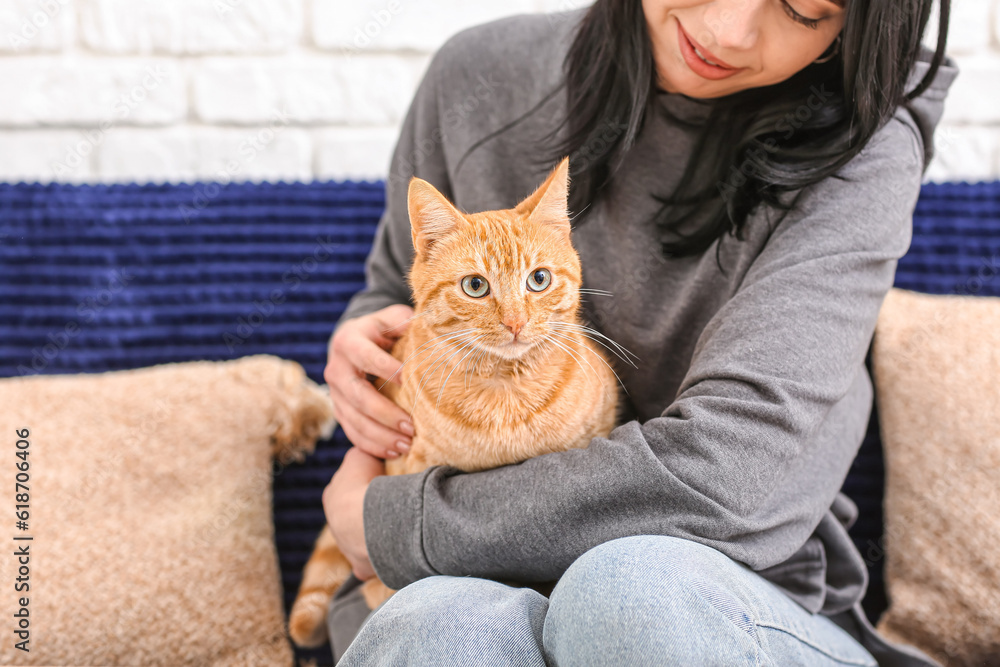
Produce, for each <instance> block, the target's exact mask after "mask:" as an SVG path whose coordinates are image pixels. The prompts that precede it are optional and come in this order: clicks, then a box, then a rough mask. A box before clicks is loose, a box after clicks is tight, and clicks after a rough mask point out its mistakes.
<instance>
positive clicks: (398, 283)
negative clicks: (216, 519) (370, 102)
mask: <svg viewBox="0 0 1000 667" xmlns="http://www.w3.org/2000/svg"><path fill="white" fill-rule="evenodd" d="M585 11H586V10H585V9H579V10H574V11H570V12H563V13H558V14H549V15H544V14H543V15H520V16H512V17H509V18H505V19H501V20H498V21H493V22H490V23H487V24H484V25H480V26H476V27H473V28H470V29H467V30H465V31H463V32H461V33H459V34H457V35H455V36H454V37H452V38H451V39H450V40H448V42H447V43H446V44H445V45H444V46H442V47H441V49H440V50H439V51H438V52H437V54H436V55H435V57H434V58H433V60H432V62H431V64H430V66H429V68H428V70H427V73H426V74H425V76H424V78H423V81H422V82H421V84H420V87H419V89H418V91H417V93H416V96H415V98H414V100H413V102H412V106H411V107H410V110H409V113H408V114H407V116H406V120H405V123H404V125H403V130H402V133H401V135H400V138H399V142H398V144H397V145H396V148H395V152H394V154H393V157H392V162H391V165H390V173H389V176H388V180H387V208H386V211H385V213H384V215H383V217H382V219H381V222H380V224H379V226H378V231H377V235H376V239H375V244H374V247H373V249H372V251H371V255H370V256H369V258H368V261H367V265H366V270H367V287H366V288H365V289H364V290H363V291H362V292H360V293H358V294H357V295H356V296H355V297H354V298H353V299H352V301H351V302H350V304H349V306H348V308H347V311H346V312H345V313H344V315H343V318H342V319H341V321H340V322H341V323H342V322H344V321H346V320H347V319H350V318H353V317H358V316H360V315H364V314H367V313H370V312H373V311H375V310H378V309H380V308H383V307H385V306H388V305H391V304H395V303H412V302H411V300H410V294H409V290H408V288H407V285H406V281H405V275H406V273H407V271H408V269H409V266H410V263H411V258H412V254H413V248H412V245H411V240H410V227H409V220H408V217H407V205H406V193H407V185H408V182H409V179H410V177H411V176H414V175H416V176H419V177H421V178H423V179H425V180H427V181H430V182H431V183H432V184H434V186H435V187H437V188H438V189H439V190H440V191H441V192H442V193H444V194H445V195H446V196H448V197H449V198H450V199H451V200H452V201H454V202H455V203H456V205H457V206H458V207H459V208H460V209H461V210H463V211H466V212H478V211H484V210H491V209H505V208H512V207H514V206H515V205H516V204H517V203H518V202H519V201H521V199H523V198H524V197H526V196H527V195H528V194H530V193H531V192H532V191H533V190H534V189H535V187H537V186H538V184H539V183H541V182H542V180H544V178H545V176H546V175H547V173H548V171H549V170H550V169H551V168H552V167H553V166H554V165H551V164H546V165H535V164H533V163H532V162H531V160H530V159H529V156H530V155H531V154H532V149H533V148H534V147H535V146H536V145H537V143H538V142H539V141H540V140H541V138H542V137H543V136H544V135H545V134H547V133H548V132H549V131H550V130H551V129H552V128H553V127H555V125H556V124H558V121H559V120H560V119H562V118H563V117H564V116H565V113H566V109H565V95H563V94H557V95H553V96H551V97H550V99H549V100H548V101H546V102H544V103H542V104H541V106H540V107H539V108H537V109H536V110H535V112H534V113H532V114H529V115H528V116H527V117H525V118H523V119H521V120H520V121H518V122H515V121H517V119H519V118H521V117H522V115H523V114H525V112H528V111H529V110H531V109H532V108H533V107H536V106H537V105H538V104H539V103H540V102H541V101H542V100H543V98H545V96H546V95H547V94H548V93H550V92H551V91H552V90H553V89H554V88H555V87H556V86H558V85H559V83H560V78H561V73H562V69H561V68H562V62H563V58H564V55H565V53H566V50H567V49H568V47H569V43H570V40H571V38H572V33H573V28H574V27H575V26H576V25H577V24H578V22H579V20H580V19H581V18H582V17H583V14H584V12H585ZM926 67H927V65H926V63H920V64H919V65H918V71H915V72H914V74H913V76H914V81H915V80H917V79H919V77H920V76H921V75H922V74H923V73H924V72H926ZM955 75H956V70H955V69H954V67H953V66H952V65H951V64H950V63H949V64H948V66H946V67H944V68H943V69H942V70H941V72H940V73H939V75H938V77H937V79H936V80H935V83H934V85H933V87H932V88H931V89H930V90H928V91H927V92H926V94H925V95H924V96H922V98H921V99H920V100H919V104H918V105H917V106H918V114H917V115H918V117H914V116H913V115H911V113H910V112H908V111H906V110H903V109H901V110H900V111H899V112H898V113H897V114H896V116H895V118H893V119H892V120H891V121H890V122H889V123H888V124H887V125H886V126H885V127H884V128H883V129H881V130H880V131H879V132H878V134H877V135H876V136H875V137H874V138H873V140H872V141H871V143H870V144H869V145H868V146H867V147H866V148H865V150H864V151H863V152H862V153H861V154H860V155H858V156H857V157H856V158H855V159H854V160H852V161H851V162H850V163H849V164H848V165H847V166H846V167H844V169H843V170H842V173H841V176H843V178H829V179H827V180H825V181H823V182H821V183H819V184H817V185H815V186H813V187H811V188H809V189H808V190H807V191H805V192H803V193H802V196H801V197H800V198H799V201H798V204H797V206H796V208H795V209H794V210H792V211H791V212H790V213H789V214H788V215H786V216H785V217H784V219H782V220H781V221H780V223H778V224H777V225H774V222H776V221H777V216H775V215H774V214H773V212H772V213H771V214H770V215H769V214H768V213H766V212H758V213H757V214H755V215H754V216H752V217H751V218H750V219H749V220H748V221H747V225H746V234H745V240H743V241H738V240H736V239H735V238H733V237H728V236H727V237H725V238H724V239H723V240H722V241H721V246H722V247H721V249H720V259H721V263H722V265H723V267H725V273H723V272H720V270H719V267H718V266H717V264H716V245H717V244H718V243H720V242H719V241H717V242H716V244H715V245H713V246H712V247H711V248H710V249H709V250H708V251H706V252H705V253H704V254H703V255H701V256H698V257H688V258H673V259H664V258H663V257H662V256H661V255H660V253H659V245H658V242H657V233H656V229H655V228H654V226H653V225H652V224H651V222H650V219H651V216H652V214H653V212H654V211H655V210H656V209H657V206H658V204H657V202H656V201H655V200H654V199H653V198H652V195H653V194H659V195H669V194H670V193H671V192H672V191H673V188H674V186H675V184H676V183H677V182H678V180H679V179H680V176H681V173H682V170H683V168H684V166H685V162H686V159H687V156H688V154H689V152H690V151H691V150H692V147H693V141H694V139H695V136H696V135H695V131H696V130H695V127H696V126H697V123H698V122H699V121H700V120H701V119H703V118H704V116H705V114H706V113H707V107H706V105H705V103H703V102H701V101H699V100H693V99H691V98H686V97H683V96H681V95H676V94H668V93H662V92H661V93H659V94H658V95H657V104H658V105H659V106H658V107H657V109H658V110H659V109H662V110H664V111H668V112H669V114H665V113H653V114H651V115H650V117H649V118H648V119H647V122H646V124H645V126H644V128H643V131H642V133H641V135H640V137H639V139H638V142H637V144H636V146H635V148H634V149H633V150H632V151H631V152H630V153H629V155H628V158H627V160H626V162H625V164H624V165H623V166H622V168H621V169H620V170H619V172H618V173H617V174H616V175H615V177H614V178H613V180H612V182H611V184H610V185H609V187H608V188H607V189H606V190H605V196H603V197H599V198H598V199H597V201H595V202H594V203H593V204H592V205H591V206H590V207H589V208H588V209H587V210H586V211H585V212H584V213H583V214H582V216H581V218H578V219H577V220H576V221H575V225H574V231H573V243H574V245H575V247H576V249H577V250H578V251H579V253H580V256H581V260H582V264H583V274H584V286H585V287H587V288H596V289H601V290H607V291H610V292H612V293H613V294H614V296H613V297H610V298H609V297H604V296H598V295H588V296H587V298H586V299H585V303H584V311H585V312H584V317H585V319H587V320H589V321H590V323H591V324H592V325H593V326H594V327H596V328H597V329H599V330H600V331H601V332H603V333H604V334H605V335H607V336H609V337H610V338H612V339H614V340H615V341H617V342H618V343H620V344H622V345H624V346H625V347H626V348H628V349H629V350H631V351H632V352H634V353H635V354H636V355H638V357H639V358H640V360H641V361H640V362H639V363H638V364H637V365H638V368H632V367H630V366H626V365H624V364H619V366H618V368H617V371H618V374H619V376H620V377H621V380H622V382H623V384H624V387H625V389H626V390H627V392H628V393H627V396H623V398H624V401H625V407H626V415H627V416H626V417H625V419H624V420H623V421H622V422H620V424H619V426H617V428H616V429H615V430H614V431H613V432H612V433H611V434H610V435H609V436H608V437H607V438H595V439H594V440H593V441H592V442H591V443H590V446H589V447H588V448H587V449H585V450H570V451H567V452H560V453H555V454H548V455H545V456H541V457H538V458H535V459H531V460H529V461H525V462H524V463H521V464H518V465H512V466H506V467H503V468H498V469H494V470H488V471H484V472H478V473H472V474H461V473H459V472H458V471H457V470H455V469H452V468H446V467H434V468H431V469H429V470H427V471H425V472H423V473H419V474H413V475H404V476H395V477H381V478H378V479H376V480H374V481H373V482H372V484H371V486H370V488H369V490H368V493H367V495H366V496H365V503H364V523H365V539H366V542H367V545H368V550H369V553H370V556H371V560H372V564H373V565H374V567H375V570H376V571H377V572H378V575H379V577H381V578H382V580H383V581H384V582H385V583H386V584H387V585H389V586H390V587H393V588H401V587H403V586H405V585H407V584H409V583H411V582H413V581H416V580H418V579H420V578H423V577H427V576H431V575H436V574H448V575H469V576H476V577H489V578H498V579H508V580H520V581H527V582H543V581H552V580H555V579H558V578H559V576H560V575H561V574H562V572H563V571H564V570H565V569H566V568H567V567H568V566H569V565H570V564H571V563H572V562H573V561H574V560H575V559H576V558H577V557H579V556H580V555H581V554H583V553H584V552H585V551H587V550H588V549H590V548H592V547H594V546H596V545H598V544H601V543H603V542H606V541H608V540H612V539H615V538H618V537H623V536H628V535H638V534H652V535H671V536H676V537H681V538H685V539H689V540H693V541H695V542H699V543H702V544H705V545H708V546H711V547H713V548H715V549H717V550H719V551H721V552H722V553H724V554H726V555H727V556H729V557H730V558H732V559H733V560H736V561H738V562H740V563H744V564H746V565H747V566H748V567H750V568H751V569H753V570H755V571H757V572H759V573H760V574H761V575H762V576H764V577H765V578H767V579H768V580H770V581H771V582H773V583H774V584H776V585H778V586H780V587H781V588H782V589H783V590H785V591H786V592H787V593H788V594H789V595H790V596H791V597H792V598H793V599H795V600H796V601H797V602H799V603H800V604H801V605H802V606H803V607H805V608H806V609H807V610H809V611H811V612H817V613H823V614H826V615H830V616H831V617H835V620H837V621H838V622H839V623H841V624H842V625H843V626H844V627H845V628H847V629H849V630H850V631H851V632H852V633H853V634H855V636H856V637H858V638H859V639H861V640H862V641H863V643H865V644H866V646H868V648H869V650H871V651H873V653H875V654H876V657H878V658H879V659H880V661H881V664H883V665H890V664H893V665H896V664H899V665H902V664H925V663H922V662H909V661H908V660H910V659H909V658H907V657H906V656H905V655H903V653H901V652H897V651H895V650H893V649H891V648H889V647H888V646H886V645H885V644H884V643H883V642H881V640H880V639H879V638H878V637H877V636H876V635H874V634H873V632H872V631H871V628H870V626H869V625H868V623H867V621H865V620H864V617H863V614H862V613H861V611H860V606H859V604H858V602H859V600H860V599H861V598H862V596H863V594H864V591H865V588H866V585H867V573H866V569H865V566H864V562H863V561H862V558H861V556H860V554H859V553H858V551H857V550H856V548H855V547H854V545H853V543H852V541H851V540H850V538H849V537H848V534H847V527H848V526H849V525H850V523H851V522H852V521H853V519H854V517H855V516H856V513H857V509H856V507H855V506H854V504H853V503H852V502H851V501H850V500H849V499H847V497H846V496H844V495H843V494H841V493H840V492H839V491H840V488H841V486H842V484H843V482H844V478H845V477H846V475H847V472H848V469H849V468H850V465H851V462H852V460H853V459H854V457H855V455H856V453H857V451H858V447H859V446H860V444H861V441H862V439H863V437H864V434H865V431H866V427H867V424H868V419H869V416H870V412H871V406H872V399H873V388H872V383H871V379H870V377H869V374H868V372H867V370H866V368H865V365H864V359H865V355H866V352H867V350H868V347H869V343H870V341H871V338H872V334H873V332H874V329H875V323H876V319H877V316H878V312H879V309H880V307H881V304H882V300H883V298H884V296H885V294H886V292H887V291H888V290H889V288H890V287H891V286H892V284H893V278H894V275H895V269H896V262H897V260H898V259H899V258H900V257H902V256H903V255H904V254H905V253H906V251H907V249H908V248H909V245H910V239H911V234H912V212H913V207H914V204H915V202H916V200H917V196H918V194H919V190H920V182H921V176H922V172H923V169H924V167H925V165H924V163H923V146H924V143H925V142H928V141H931V137H930V132H932V131H933V127H934V126H935V124H936V123H937V120H938V118H939V117H940V114H941V111H942V106H943V99H944V96H945V94H946V91H947V88H948V86H949V85H950V84H951V81H952V79H953V78H954V76H955ZM911 85H912V84H911ZM811 94H813V95H822V94H824V91H822V90H818V89H817V90H815V91H814V92H813V93H811ZM802 103H803V107H802V109H803V113H807V112H808V110H809V104H810V103H813V104H814V103H815V100H810V99H809V98H806V99H803V100H802ZM678 118H679V119H681V120H683V121H689V122H678V121H677V119H678ZM778 129H779V130H784V129H786V128H778ZM794 129H795V128H794V125H793V124H791V123H790V124H789V126H788V127H787V130H788V131H789V132H794ZM617 131H620V129H619V128H614V127H609V128H608V132H609V133H614V132H617ZM560 136H562V135H560ZM583 216H585V217H586V219H585V220H582V217H583ZM338 326H339V323H338Z"/></svg>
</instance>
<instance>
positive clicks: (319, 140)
mask: <svg viewBox="0 0 1000 667" xmlns="http://www.w3.org/2000/svg"><path fill="white" fill-rule="evenodd" d="M399 132H400V128H399V127H350V128H331V129H327V130H321V131H318V132H317V133H316V135H315V147H316V166H315V170H314V171H315V174H316V178H320V179H333V180H338V181H342V180H354V181H358V180H378V179H384V178H385V177H386V176H387V175H388V173H389V162H390V161H391V159H392V151H393V149H394V148H395V146H396V142H397V141H398V140H399Z"/></svg>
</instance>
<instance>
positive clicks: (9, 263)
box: [0, 181, 1000, 665]
mask: <svg viewBox="0 0 1000 667" xmlns="http://www.w3.org/2000/svg"><path fill="white" fill-rule="evenodd" d="M383 208H384V183H383V182H380V181H372V182H313V183H284V182H279V183H257V184H255V183H230V184H216V183H194V184H148V185H138V184H128V185H66V184H29V183H18V184H0V377H3V378H15V377H29V376H30V377H34V376H47V375H57V374H77V373H86V374H95V373H102V372H106V371H123V370H129V369H140V368H145V367H150V366H155V365H159V364H171V363H176V362H190V361H195V360H201V361H212V362H219V361H230V360H235V359H239V358H243V357H248V356H252V355H260V354H266V355H274V356H276V357H279V358H281V359H285V360H290V361H294V362H296V363H297V364H299V365H301V367H302V369H304V372H305V375H306V376H307V377H308V378H310V379H311V380H312V381H314V382H315V383H317V384H321V383H322V382H323V380H322V373H323V368H324V365H325V360H326V345H327V341H328V339H329V336H330V333H331V331H332V329H333V326H334V323H335V322H336V321H337V319H338V318H339V316H340V314H341V313H342V312H343V310H344V307H345V305H346V304H347V302H348V300H349V299H350V298H351V296H352V295H353V294H354V293H355V292H356V291H357V290H358V289H360V288H361V287H362V286H363V284H364V272H363V263H364V260H365V257H366V256H367V253H368V250H369V247H370V245H371V242H372V238H373V234H374V231H375V226H376V224H377V222H378V220H379V217H380V215H381V213H382V211H383ZM998 258H1000V183H978V184H969V183H949V184H927V185H924V186H923V188H922V192H921V197H920V200H919V202H918V204H917V207H916V211H915V214H914V234H913V242H912V245H911V248H910V250H909V252H908V254H907V255H906V256H905V257H904V258H903V259H902V260H901V261H900V263H899V266H898V269H897V273H896V286H897V287H899V288H902V289H906V290H913V291H916V292H920V293H926V294H939V295H945V294H956V295H970V296H993V297H996V296H1000V275H997V271H996V270H995V269H994V270H992V271H986V270H984V267H986V268H990V267H992V266H995V263H996V262H997V259H998ZM71 323H72V324H73V326H72V327H71V326H70V324H71ZM867 363H868V364H869V366H870V365H871V363H872V357H871V354H869V358H868V360H867ZM879 426H880V425H879V414H878V405H877V404H876V405H873V411H872V417H871V422H870V425H869V429H868V434H867V436H866V438H865V440H864V443H863V445H862V447H861V450H860V453H859V454H858V457H857V459H856V461H855V463H854V465H853V467H852V469H851V472H850V474H849V476H848V478H847V480H846V482H845V484H844V492H845V493H846V494H847V495H848V496H850V497H851V498H852V499H853V500H854V501H855V502H856V503H857V505H858V508H859V518H858V520H857V522H856V523H855V524H854V526H853V527H852V528H851V535H852V536H853V538H854V540H855V542H856V544H857V546H858V548H859V550H860V552H861V554H862V555H863V557H864V558H865V561H866V564H867V566H868V568H869V572H870V575H871V585H870V587H869V590H868V593H867V596H866V597H865V600H864V603H863V604H864V609H865V611H866V613H867V614H868V616H869V617H870V619H871V620H872V621H873V622H875V621H876V620H877V619H878V617H879V616H880V614H882V612H883V611H884V610H885V609H886V606H887V599H886V591H885V586H884V577H883V565H884V562H885V553H886V545H885V544H884V542H883V541H882V531H883V493H884V477H885V470H884V465H883V453H882V448H881V440H880V428H879ZM348 447H349V443H348V442H347V440H346V438H345V437H344V435H343V432H342V431H341V430H339V429H338V430H336V431H335V432H334V433H333V435H332V437H329V438H326V439H321V440H320V441H319V442H317V443H316V444H315V447H314V448H311V447H310V448H309V449H310V451H311V453H310V454H309V455H308V456H307V457H306V458H304V460H302V461H301V462H297V463H294V464H290V465H286V466H282V468H281V470H280V473H277V472H276V474H275V475H274V478H273V526H274V543H275V548H276V552H277V558H278V563H279V566H280V582H281V586H282V597H283V602H284V609H285V610H286V613H287V609H289V608H290V606H291V602H292V600H293V599H294V597H295V594H296V591H297V588H298V584H299V580H300V575H301V571H302V567H303V565H304V563H305V561H306V559H307V558H308V556H309V554H310V552H311V549H312V544H313V540H314V539H315V537H316V535H317V533H318V531H319V529H320V527H321V526H322V525H323V523H324V517H323V512H322V507H321V502H320V498H321V494H322V491H323V488H324V486H325V485H326V484H327V482H328V481H329V479H330V477H331V476H332V474H333V472H334V471H335V470H336V468H337V465H338V463H339V461H340V460H341V458H342V456H343V454H344V452H345V451H346V449H347V448H348ZM295 655H296V660H297V663H298V664H316V665H329V664H332V663H331V657H330V651H329V647H323V648H321V649H318V650H308V651H307V650H299V649H296V652H295Z"/></svg>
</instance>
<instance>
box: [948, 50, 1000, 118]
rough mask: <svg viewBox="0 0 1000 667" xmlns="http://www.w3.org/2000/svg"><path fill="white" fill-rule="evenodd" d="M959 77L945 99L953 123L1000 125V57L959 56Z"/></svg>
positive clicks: (957, 57)
mask: <svg viewBox="0 0 1000 667" xmlns="http://www.w3.org/2000/svg"><path fill="white" fill-rule="evenodd" d="M955 60H956V62H957V63H958V69H959V74H958V76H957V77H956V78H955V82H954V83H953V84H952V86H951V89H950V90H949V91H948V97H947V99H946V100H945V103H944V105H945V109H944V114H945V115H944V118H945V120H947V121H948V122H951V123H966V124H983V125H990V124H1000V103H998V100H997V96H998V94H1000V54H989V55H978V56H956V57H955Z"/></svg>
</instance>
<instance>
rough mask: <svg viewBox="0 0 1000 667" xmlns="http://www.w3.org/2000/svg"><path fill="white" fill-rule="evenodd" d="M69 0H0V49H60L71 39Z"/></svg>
mask: <svg viewBox="0 0 1000 667" xmlns="http://www.w3.org/2000/svg"><path fill="white" fill-rule="evenodd" d="M73 26H74V14H73V5H72V4H71V2H70V0H2V2H0V53H4V54H19V53H43V52H52V51H61V50H63V49H66V48H69V47H70V46H71V45H72V43H73Z"/></svg>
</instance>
